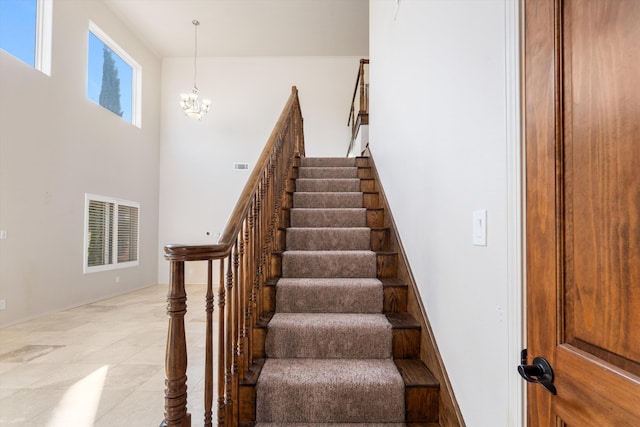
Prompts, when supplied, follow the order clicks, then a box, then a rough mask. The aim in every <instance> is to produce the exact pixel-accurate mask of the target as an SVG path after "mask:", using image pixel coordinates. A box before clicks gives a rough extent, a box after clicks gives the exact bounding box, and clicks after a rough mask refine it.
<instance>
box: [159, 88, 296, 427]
mask: <svg viewBox="0 0 640 427" xmlns="http://www.w3.org/2000/svg"><path fill="white" fill-rule="evenodd" d="M302 125H303V119H302V114H301V111H300V102H299V100H298V90H297V88H296V87H295V86H293V87H292V90H291V96H290V97H289V99H288V100H287V103H286V105H285V107H284V109H283V111H282V113H281V114H280V118H279V119H278V121H277V123H276V125H275V127H274V129H273V131H272V132H271V135H270V137H269V139H268V140H267V143H266V145H265V147H264V149H263V150H262V153H261V155H260V157H259V158H258V161H257V162H256V166H255V168H254V169H253V171H252V173H251V175H250V176H249V179H248V181H247V183H246V184H245V187H244V190H243V191H242V193H241V194H240V197H239V199H238V202H237V203H236V205H235V208H234V210H233V212H232V213H231V216H230V217H229V220H228V222H227V225H226V226H225V229H224V231H223V232H222V235H221V237H220V239H219V241H218V243H217V244H214V245H177V244H172V245H167V246H165V248H164V250H165V259H167V260H168V261H169V262H170V271H171V275H170V284H169V291H168V293H167V316H168V317H169V325H168V332H167V348H166V354H165V373H166V379H165V399H164V400H165V405H164V408H165V412H164V420H163V421H162V423H161V424H160V425H161V427H190V426H191V414H189V413H188V412H187V376H186V372H187V345H186V336H185V324H184V316H185V314H186V313H187V293H186V288H185V282H184V276H185V275H184V271H185V266H184V264H185V262H188V261H208V279H207V292H206V298H205V302H206V303H205V312H206V336H205V367H204V369H205V381H204V383H205V384H204V396H203V399H204V414H203V420H204V426H205V427H210V426H212V425H213V418H214V417H213V403H214V396H213V395H214V390H213V387H214V375H217V380H218V387H217V390H216V391H217V394H218V399H217V425H218V426H231V427H235V426H237V425H239V423H240V415H241V414H240V406H241V405H240V400H239V399H240V396H239V394H240V393H239V388H240V382H241V381H242V380H243V379H244V378H245V377H246V375H247V373H248V372H249V371H250V368H251V366H252V364H253V354H254V352H253V342H254V337H253V330H254V327H255V326H256V324H257V323H258V321H259V319H260V317H261V316H262V314H263V311H264V310H263V309H264V302H263V296H262V293H263V288H264V285H265V283H266V282H267V281H268V280H270V279H271V278H272V277H273V276H274V275H275V274H276V272H274V271H272V270H273V269H272V262H271V257H272V254H273V253H274V252H275V251H276V250H277V249H278V248H277V239H276V237H275V234H276V231H277V229H278V224H279V222H280V221H281V217H282V215H281V213H282V212H283V210H284V209H285V208H287V207H289V206H288V203H289V201H288V199H287V198H286V197H285V191H286V186H287V182H288V181H289V179H290V178H291V177H292V173H293V168H294V165H295V163H296V161H298V160H297V159H299V158H300V157H303V156H304V135H303V129H302ZM216 261H217V262H218V263H219V264H218V265H219V273H220V275H219V287H218V293H217V300H218V333H217V337H218V348H217V359H218V365H217V369H214V366H213V359H214V348H213V335H214V333H213V310H214V292H213V291H214V290H213V268H214V262H216Z"/></svg>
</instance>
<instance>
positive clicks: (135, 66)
mask: <svg viewBox="0 0 640 427" xmlns="http://www.w3.org/2000/svg"><path fill="white" fill-rule="evenodd" d="M87 31H88V33H87V82H86V85H85V88H87V93H86V96H87V99H88V100H90V101H91V102H94V101H93V100H92V99H91V98H89V93H88V87H89V44H88V43H89V41H88V40H89V32H90V33H92V34H93V35H94V36H95V37H96V38H97V39H98V40H100V41H101V42H102V43H104V44H105V45H106V46H107V47H108V48H109V49H111V51H112V52H113V53H115V54H116V55H118V56H119V57H120V59H122V60H123V61H124V62H125V63H126V64H127V65H129V66H130V67H131V69H132V76H131V122H130V123H131V124H133V125H134V126H136V127H139V128H141V127H142V66H141V65H140V64H139V63H138V62H137V61H136V60H135V59H133V57H132V56H131V55H129V54H128V53H127V52H126V51H125V50H124V49H123V48H122V47H120V45H119V44H118V43H116V42H115V41H114V40H113V39H112V38H111V37H109V36H108V35H107V33H105V32H104V31H103V30H102V29H101V28H100V27H98V26H97V25H96V24H95V23H94V22H93V21H91V20H90V21H89V28H88V29H87ZM94 103H95V102H94ZM96 104H97V103H96ZM98 105H100V104H98ZM100 107H101V108H104V107H102V106H101V105H100ZM121 118H122V117H121ZM123 120H124V121H126V122H129V121H128V120H126V119H124V118H123Z"/></svg>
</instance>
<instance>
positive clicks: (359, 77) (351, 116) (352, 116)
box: [347, 59, 369, 126]
mask: <svg viewBox="0 0 640 427" xmlns="http://www.w3.org/2000/svg"><path fill="white" fill-rule="evenodd" d="M365 64H366V65H369V60H368V59H361V60H360V66H359V67H358V75H357V76H356V85H355V87H354V88H353V96H352V97H351V111H350V112H349V120H348V121H347V126H349V125H351V121H352V120H353V121H355V114H354V113H355V106H354V105H355V102H356V95H357V94H358V88H359V87H360V86H361V85H363V84H364V82H363V81H362V79H363V77H364V76H363V74H364V66H365ZM362 105H363V99H362V91H361V99H360V107H361V108H360V111H359V113H362V112H363V111H362Z"/></svg>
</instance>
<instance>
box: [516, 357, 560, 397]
mask: <svg viewBox="0 0 640 427" xmlns="http://www.w3.org/2000/svg"><path fill="white" fill-rule="evenodd" d="M518 373H519V374H520V376H521V377H522V378H524V379H525V380H527V381H528V382H530V383H538V384H540V385H541V386H542V387H544V388H546V389H547V390H549V392H551V394H553V395H555V394H557V392H556V387H555V386H554V385H553V369H551V365H550V364H549V362H548V361H547V359H545V358H544V357H536V358H535V359H533V365H519V366H518Z"/></svg>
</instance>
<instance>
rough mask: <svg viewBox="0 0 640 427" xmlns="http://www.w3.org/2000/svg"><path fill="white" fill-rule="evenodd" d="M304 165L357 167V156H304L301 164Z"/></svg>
mask: <svg viewBox="0 0 640 427" xmlns="http://www.w3.org/2000/svg"><path fill="white" fill-rule="evenodd" d="M300 166H302V167H356V166H358V163H357V160H356V159H355V158H348V157H315V158H314V157H304V158H302V162H301V164H300Z"/></svg>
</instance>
